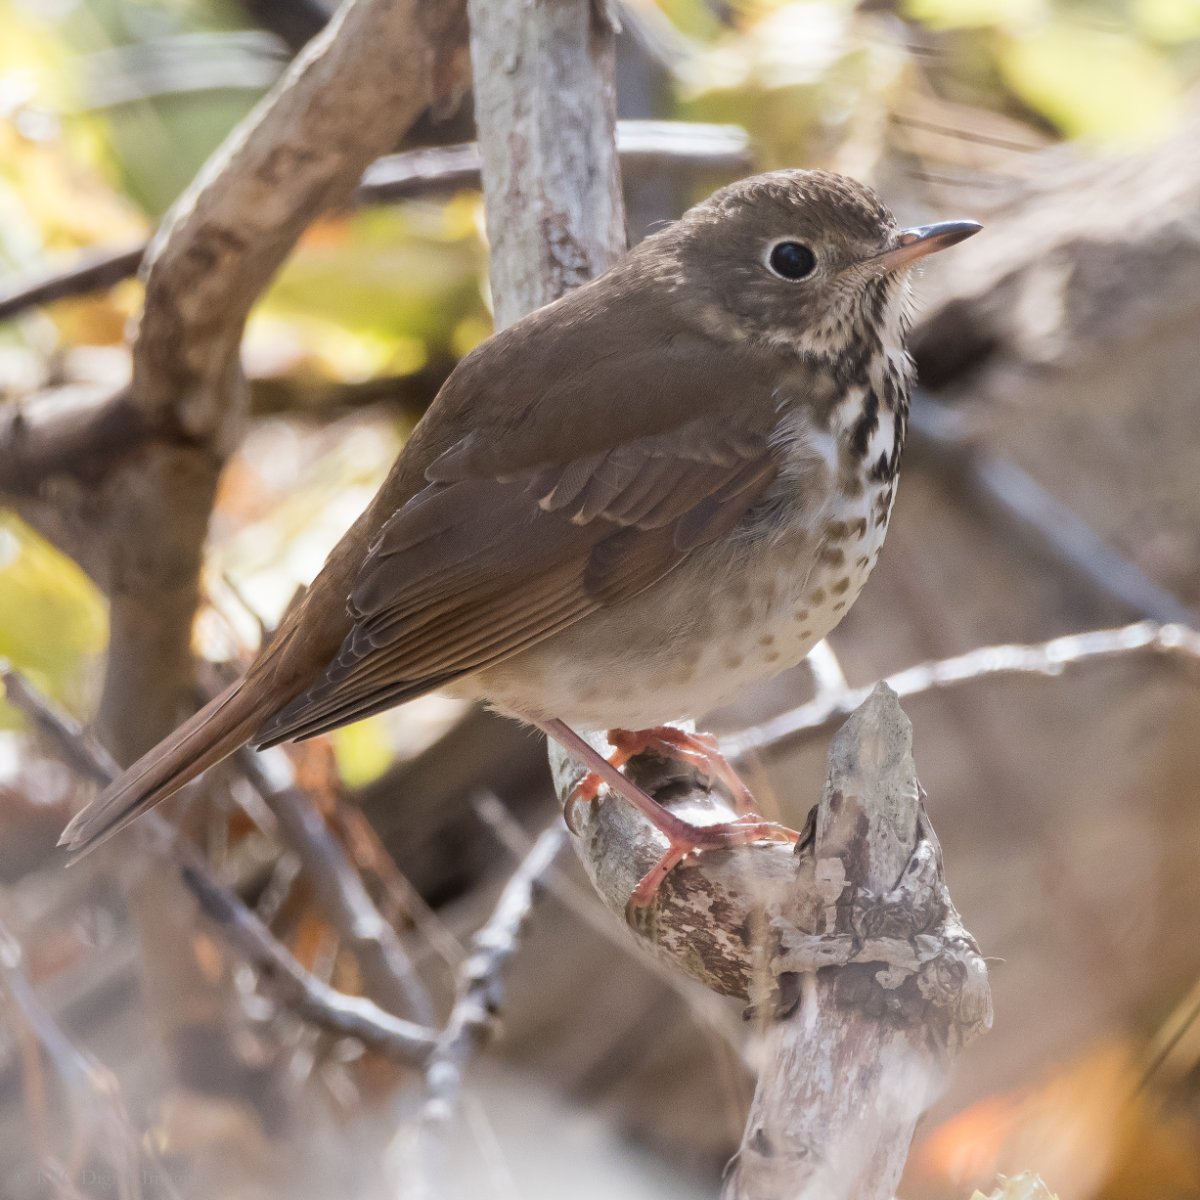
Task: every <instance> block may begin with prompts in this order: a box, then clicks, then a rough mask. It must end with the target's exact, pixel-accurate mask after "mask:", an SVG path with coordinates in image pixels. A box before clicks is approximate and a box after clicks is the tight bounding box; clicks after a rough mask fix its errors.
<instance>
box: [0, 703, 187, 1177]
mask: <svg viewBox="0 0 1200 1200" xmlns="http://www.w3.org/2000/svg"><path fill="white" fill-rule="evenodd" d="M24 694H25V693H22V695H24ZM14 702H15V701H14ZM0 996H2V997H3V999H4V1002H5V1005H6V1007H7V1008H8V1010H9V1017H10V1020H11V1023H12V1026H13V1027H14V1028H15V1029H17V1030H18V1031H21V1032H24V1033H25V1034H26V1035H27V1038H28V1043H29V1047H28V1052H27V1053H26V1054H25V1056H24V1058H25V1067H26V1078H27V1082H32V1083H33V1085H34V1086H35V1087H36V1088H37V1089H38V1090H39V1091H41V1092H43V1093H44V1082H42V1081H41V1080H40V1079H31V1075H32V1074H33V1073H35V1072H40V1063H41V1058H42V1057H43V1056H44V1057H45V1059H46V1060H48V1061H49V1062H50V1064H52V1066H53V1068H54V1072H55V1075H56V1077H57V1080H58V1082H59V1084H60V1085H61V1086H62V1088H63V1089H64V1092H65V1095H66V1099H67V1110H68V1112H69V1114H70V1121H69V1123H68V1127H67V1128H66V1129H65V1130H64V1129H62V1128H59V1127H58V1123H57V1122H56V1123H55V1128H54V1129H53V1133H54V1134H57V1136H58V1137H59V1138H62V1137H63V1136H64V1134H65V1135H66V1139H67V1145H66V1147H65V1152H64V1153H61V1154H60V1153H59V1152H58V1151H57V1150H55V1149H54V1147H53V1138H52V1131H51V1129H50V1128H48V1127H44V1121H43V1122H39V1126H42V1127H38V1128H35V1129H34V1130H33V1133H34V1140H35V1143H36V1144H37V1145H38V1146H39V1151H40V1154H39V1157H40V1162H39V1169H40V1170H41V1172H42V1173H43V1175H44V1176H45V1177H46V1178H48V1179H50V1180H55V1181H58V1182H60V1183H61V1184H62V1185H63V1186H64V1188H73V1187H74V1186H75V1183H74V1181H75V1180H76V1179H77V1178H78V1176H79V1174H80V1172H81V1171H82V1170H83V1169H84V1168H85V1167H86V1166H88V1164H89V1161H90V1160H91V1159H92V1158H93V1156H95V1157H98V1158H99V1159H100V1160H101V1161H102V1162H104V1164H105V1165H106V1167H107V1168H108V1169H109V1170H110V1171H111V1173H112V1183H113V1186H114V1188H115V1191H116V1194H117V1195H118V1196H120V1197H121V1198H122V1200H138V1197H140V1196H141V1195H142V1194H143V1190H142V1182H143V1180H150V1179H153V1181H154V1184H155V1191H156V1193H157V1192H161V1193H162V1194H163V1195H166V1196H169V1197H177V1196H178V1191H177V1190H176V1188H175V1186H174V1184H173V1183H172V1181H171V1178H170V1176H169V1174H168V1173H167V1172H165V1171H163V1170H162V1169H161V1164H159V1163H158V1162H157V1160H156V1159H155V1158H154V1156H153V1151H152V1150H150V1149H149V1148H143V1145H142V1141H141V1138H140V1137H139V1136H138V1132H137V1130H136V1128H135V1127H134V1125H133V1122H132V1121H131V1120H130V1117H129V1113H128V1111H127V1109H126V1108H125V1103H124V1101H123V1100H122V1098H121V1091H120V1087H119V1085H118V1083H117V1080H116V1077H115V1076H114V1075H113V1074H112V1072H111V1071H109V1070H108V1068H107V1067H105V1066H104V1065H103V1063H101V1062H99V1061H98V1060H97V1059H96V1058H94V1057H93V1056H92V1055H91V1054H89V1053H88V1051H87V1050H85V1049H83V1048H82V1047H81V1046H78V1045H76V1044H75V1042H74V1041H72V1040H71V1038H70V1037H68V1036H67V1034H66V1033H65V1032H64V1031H63V1029H62V1027H61V1026H60V1025H59V1024H58V1022H57V1021H56V1020H55V1019H54V1017H53V1016H52V1015H51V1014H50V1013H49V1012H48V1011H47V1010H46V1008H45V1006H44V1005H43V1004H42V1002H41V1000H40V999H39V998H38V995H37V992H36V991H35V990H34V988H33V986H32V984H31V983H30V981H29V979H28V977H27V976H26V974H25V971H24V969H23V955H22V951H21V944H20V942H19V941H18V940H17V938H16V936H15V935H14V934H13V933H12V931H11V930H10V929H9V928H8V926H7V925H6V924H5V923H4V922H3V921H2V920H0ZM146 1155H149V1158H148V1161H145V1162H144V1161H143V1160H144V1158H145V1156H146Z"/></svg>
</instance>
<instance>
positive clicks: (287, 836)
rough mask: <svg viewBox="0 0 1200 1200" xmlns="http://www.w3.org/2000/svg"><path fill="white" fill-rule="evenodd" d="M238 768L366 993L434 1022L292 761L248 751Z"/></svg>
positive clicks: (394, 940) (408, 965)
mask: <svg viewBox="0 0 1200 1200" xmlns="http://www.w3.org/2000/svg"><path fill="white" fill-rule="evenodd" d="M238 764H239V766H240V767H241V769H242V771H243V773H244V774H245V775H246V777H247V779H249V780H250V782H251V783H253V785H254V787H255V789H256V790H257V791H258V793H259V795H261V796H262V798H263V800H264V801H265V803H266V805H267V807H268V808H269V809H270V810H271V812H272V813H273V814H274V816H275V820H276V822H277V823H278V832H279V836H280V837H281V838H282V839H283V841H284V842H285V844H286V845H287V846H288V848H289V849H290V850H291V851H292V853H294V854H295V855H296V857H297V858H298V859H299V860H300V863H301V865H302V867H303V868H304V871H305V876H306V878H307V879H308V881H309V882H310V883H311V884H312V886H313V888H314V890H315V891H316V896H317V902H318V903H319V904H320V906H321V909H322V910H323V911H324V913H325V915H326V916H327V917H328V918H329V920H330V921H331V922H332V924H333V926H334V928H335V929H336V930H337V932H338V933H339V934H340V935H341V936H342V938H343V939H344V941H345V943H346V945H347V946H348V947H349V948H350V950H351V951H353V953H354V955H355V957H356V958H357V960H358V962H359V965H360V967H361V968H362V973H363V988H364V991H365V992H366V994H367V995H368V996H370V997H371V998H372V999H373V1000H375V1002H376V1003H378V1004H379V1005H380V1006H381V1007H383V1008H384V1009H386V1010H387V1011H388V1012H391V1013H393V1014H396V1015H400V1014H407V1015H408V1016H410V1017H411V1018H413V1019H414V1020H416V1021H419V1022H421V1023H422V1024H430V1023H432V1021H433V1020H434V1011H433V1004H432V1002H431V1001H430V999H429V994H428V992H427V991H426V990H425V987H424V985H423V984H422V983H421V980H420V977H419V976H418V975H417V972H416V968H415V967H414V965H413V963H412V960H411V959H410V958H409V955H408V952H407V951H406V950H405V948H404V943H403V942H402V941H401V940H400V937H399V936H398V934H397V933H396V930H395V929H394V928H393V927H392V926H391V925H390V924H389V923H388V922H387V921H385V920H384V918H383V915H382V914H381V913H380V911H379V909H378V908H377V907H376V905H375V902H374V901H373V900H372V899H371V897H370V895H369V894H368V892H367V889H366V887H365V886H364V885H363V881H362V877H361V876H360V875H359V874H358V872H357V871H356V870H355V868H354V865H353V863H351V861H350V858H349V855H348V854H347V852H346V848H345V846H344V845H343V844H342V843H341V841H339V840H338V838H336V837H335V836H334V835H333V832H332V831H331V830H330V828H329V826H328V824H326V822H325V819H324V817H323V816H322V815H321V814H320V812H318V811H317V808H316V806H315V805H314V804H313V803H312V800H311V799H310V798H309V797H308V796H306V795H304V794H303V793H302V792H300V790H299V789H298V788H297V787H296V786H295V782H294V779H293V778H292V771H291V767H290V765H289V763H288V760H287V756H286V755H285V754H283V753H282V752H276V753H269V752H268V753H264V754H261V755H260V754H255V753H254V752H253V751H250V750H243V751H242V752H241V753H240V754H239V755H238Z"/></svg>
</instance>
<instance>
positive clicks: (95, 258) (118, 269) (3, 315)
mask: <svg viewBox="0 0 1200 1200" xmlns="http://www.w3.org/2000/svg"><path fill="white" fill-rule="evenodd" d="M145 253H146V243H145V242H142V243H141V244H140V245H136V246H116V247H113V248H112V249H107V250H89V251H88V252H87V253H86V254H84V255H82V256H81V257H80V258H78V259H77V260H76V261H75V262H73V263H71V265H70V266H69V267H66V268H64V269H63V270H61V271H45V272H43V273H41V274H39V275H37V276H34V277H33V278H27V279H17V280H15V281H13V282H10V283H8V284H7V285H6V286H5V287H3V288H0V321H6V320H8V319H9V318H10V317H15V316H18V315H19V314H20V313H23V312H25V311H26V310H27V309H30V308H33V307H34V306H35V305H38V304H50V303H51V302H52V301H54V300H62V299H64V298H65V297H67V296H86V295H88V294H89V293H91V292H99V291H103V290H104V289H105V288H110V287H112V286H113V285H114V284H117V283H120V282H121V280H122V279H128V278H129V277H130V276H132V275H136V274H137V272H138V268H139V267H140V266H141V265H142V258H143V257H144V256H145Z"/></svg>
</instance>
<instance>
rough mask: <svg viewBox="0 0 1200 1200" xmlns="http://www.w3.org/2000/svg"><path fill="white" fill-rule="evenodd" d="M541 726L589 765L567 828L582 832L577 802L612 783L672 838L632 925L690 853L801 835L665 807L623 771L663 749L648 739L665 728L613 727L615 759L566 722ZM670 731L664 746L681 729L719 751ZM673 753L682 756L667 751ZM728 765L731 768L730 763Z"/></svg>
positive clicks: (632, 901) (637, 897)
mask: <svg viewBox="0 0 1200 1200" xmlns="http://www.w3.org/2000/svg"><path fill="white" fill-rule="evenodd" d="M541 727H542V729H544V730H545V732H546V733H547V734H548V735H549V736H550V737H552V738H554V739H555V740H556V741H557V742H558V743H559V744H560V745H562V746H564V747H565V748H566V749H567V750H569V751H570V752H571V753H572V754H574V755H575V756H576V757H577V758H578V759H579V761H580V762H582V763H583V764H584V765H585V766H587V767H588V768H589V772H588V774H587V775H585V776H584V778H583V779H582V780H581V781H580V783H579V784H577V785H576V787H575V788H574V790H573V791H572V792H571V795H570V796H569V797H568V799H567V803H566V806H565V808H564V816H565V818H566V821H567V827H568V828H569V829H570V830H571V831H572V832H573V833H574V832H577V827H576V824H575V818H574V812H575V808H576V805H578V804H580V803H583V802H585V801H591V800H594V799H595V798H596V797H597V796H598V795H599V793H600V789H601V788H602V787H608V788H610V789H611V790H612V791H613V792H615V793H616V794H617V795H618V796H621V797H623V798H624V799H625V800H627V801H628V802H629V803H630V804H632V805H633V807H634V808H636V809H637V810H638V812H640V813H641V814H642V815H643V816H644V817H645V818H646V819H647V820H648V821H649V822H650V823H651V824H652V825H653V826H654V828H655V829H657V830H658V832H659V833H661V834H662V835H663V837H664V838H666V840H667V848H666V850H665V851H664V852H663V854H662V856H661V857H660V858H659V860H658V862H657V863H655V865H654V866H653V867H652V868H651V869H650V870H649V871H647V872H646V874H645V875H644V876H643V877H642V878H641V879H640V880H639V881H638V884H637V886H636V887H635V888H634V890H633V894H632V895H631V896H630V897H629V901H628V903H627V904H626V906H625V913H626V917H627V918H628V919H629V921H630V924H640V923H641V922H640V917H641V915H642V914H644V912H645V910H646V909H647V908H649V907H650V905H651V904H653V903H654V899H655V897H656V896H657V895H658V889H659V887H660V886H661V885H662V881H663V880H664V879H666V877H667V876H668V875H669V874H670V873H671V872H672V871H673V870H674V869H675V868H676V867H677V866H678V865H679V864H680V863H681V862H683V860H684V859H685V858H687V857H689V856H690V855H692V854H698V853H700V852H701V851H704V850H725V849H728V848H730V847H732V846H746V845H749V844H750V843H751V842H761V841H774V842H789V843H792V844H794V843H795V842H797V841H798V840H799V838H800V835H799V834H798V833H796V832H795V830H792V829H788V828H786V827H785V826H783V825H777V824H775V823H774V822H772V821H767V820H765V819H764V818H763V817H762V816H761V815H760V814H758V813H757V812H753V811H752V812H748V813H743V814H742V815H741V816H739V817H737V818H735V819H734V820H732V821H721V822H718V823H716V824H713V825H693V824H692V823H691V822H690V821H685V820H684V819H683V818H682V817H680V816H677V815H676V814H675V813H673V812H671V811H670V810H669V809H666V808H664V807H663V806H662V805H661V804H659V802H658V801H657V800H655V799H654V797H653V796H651V795H650V794H649V793H648V792H647V791H645V790H644V789H643V788H640V787H638V785H637V784H636V783H634V781H633V780H632V779H629V778H627V777H626V776H625V775H623V774H622V773H621V771H620V770H619V768H620V767H621V766H623V765H624V764H625V763H627V762H628V761H629V760H630V759H631V758H632V757H634V755H635V754H640V753H641V752H642V750H644V749H654V750H655V751H656V752H658V753H661V750H660V749H659V747H658V746H656V745H652V744H651V743H650V742H646V741H644V739H645V738H647V737H649V738H651V739H652V738H654V737H657V736H658V735H660V734H662V733H663V732H664V731H663V730H649V731H646V732H645V733H637V734H629V735H625V734H623V733H619V732H618V731H615V730H614V731H613V733H612V734H610V735H609V738H610V741H612V744H613V745H614V746H616V747H617V750H616V753H615V754H614V755H613V757H612V758H611V759H607V758H605V757H604V755H603V754H600V753H599V752H598V751H597V750H596V749H594V748H593V747H592V746H591V745H590V744H589V743H588V742H587V741H585V740H584V739H583V738H581V737H580V736H579V734H577V733H576V732H575V731H574V730H573V729H571V728H570V726H568V725H565V724H564V723H563V722H562V721H559V720H551V721H547V722H545V723H544V724H543V725H542V726H541ZM666 732H667V733H668V734H669V735H670V736H669V737H667V738H662V739H661V742H662V749H667V748H668V747H669V746H671V745H672V744H673V743H674V739H675V735H677V734H678V735H679V738H680V739H684V738H687V739H689V740H691V739H696V740H697V741H698V745H699V748H700V749H701V750H702V751H704V752H705V753H706V754H715V744H714V743H711V742H710V741H709V740H708V738H707V737H704V738H703V739H697V738H696V735H693V734H683V733H682V731H680V730H675V729H669V730H667V731H666ZM614 737H619V738H621V739H622V740H621V742H619V743H618V742H617V741H613V739H614ZM689 749H691V747H689ZM668 757H677V756H676V755H668ZM716 757H717V758H719V759H720V761H721V762H722V763H724V762H725V760H724V759H723V758H721V756H720V755H716ZM685 761H691V760H685ZM710 761H711V760H710ZM725 765H726V766H727V767H728V764H727V763H726V764H725ZM730 770H732V768H730ZM735 778H736V776H735ZM739 782H740V781H739ZM743 787H744V785H743ZM746 794H747V795H748V794H749V793H748V792H747V793H746Z"/></svg>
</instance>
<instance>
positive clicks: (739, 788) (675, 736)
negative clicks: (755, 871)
mask: <svg viewBox="0 0 1200 1200" xmlns="http://www.w3.org/2000/svg"><path fill="white" fill-rule="evenodd" d="M608 740H609V741H610V742H611V743H612V744H613V745H614V746H615V747H616V748H617V750H618V751H619V752H620V753H621V754H623V755H624V756H625V761H628V760H629V759H631V758H634V757H636V756H637V755H639V754H642V753H644V752H645V751H647V750H650V751H652V752H653V753H655V754H657V755H658V756H659V757H660V758H666V759H676V760H677V761H679V762H685V763H688V764H690V765H691V766H693V767H695V768H696V770H698V771H699V772H700V773H701V774H703V775H706V776H707V777H708V778H709V779H710V780H712V781H713V782H714V783H720V784H723V785H724V787H725V789H726V790H727V791H728V792H729V798H730V800H731V801H732V802H733V809H734V812H736V813H738V814H740V815H745V814H747V813H751V814H753V815H755V816H758V815H759V812H758V807H757V806H756V805H755V803H754V797H753V795H751V792H750V789H749V788H748V787H747V786H746V785H745V784H744V783H743V782H742V780H741V779H740V778H739V776H738V773H737V772H736V771H735V770H734V769H733V765H732V764H731V763H730V761H729V759H727V758H726V757H725V756H724V755H723V754H722V753H721V751H720V750H719V749H718V747H717V739H716V738H715V737H713V735H712V734H711V733H688V732H686V731H685V730H683V729H675V728H674V727H673V726H671V725H660V726H658V727H657V728H655V729H639V730H629V729H610V730H609V732H608ZM618 765H619V764H618Z"/></svg>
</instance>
